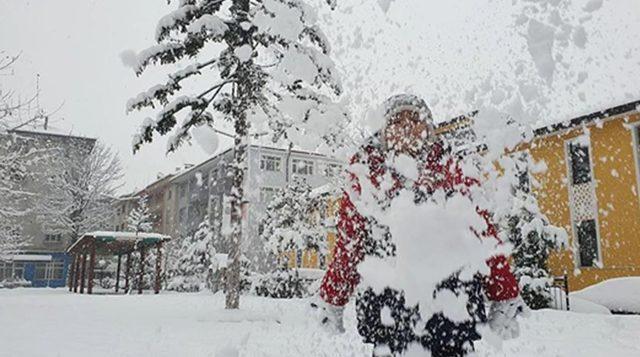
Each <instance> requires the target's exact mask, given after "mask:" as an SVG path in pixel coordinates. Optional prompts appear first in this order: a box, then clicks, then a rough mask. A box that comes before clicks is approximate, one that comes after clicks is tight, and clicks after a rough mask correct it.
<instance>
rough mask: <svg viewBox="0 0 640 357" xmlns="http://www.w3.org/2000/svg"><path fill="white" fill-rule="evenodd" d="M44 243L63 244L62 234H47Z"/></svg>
mask: <svg viewBox="0 0 640 357" xmlns="http://www.w3.org/2000/svg"><path fill="white" fill-rule="evenodd" d="M44 241H45V242H46V243H60V242H62V234H60V233H47V234H45V235H44Z"/></svg>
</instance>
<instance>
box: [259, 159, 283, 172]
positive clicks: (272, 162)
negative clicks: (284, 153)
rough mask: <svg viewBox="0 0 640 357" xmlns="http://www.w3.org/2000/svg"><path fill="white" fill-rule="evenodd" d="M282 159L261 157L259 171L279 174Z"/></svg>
mask: <svg viewBox="0 0 640 357" xmlns="http://www.w3.org/2000/svg"><path fill="white" fill-rule="evenodd" d="M281 164H282V159H281V158H280V157H278V156H271V155H262V157H261V158H260V170H262V171H273V172H280V166H281Z"/></svg>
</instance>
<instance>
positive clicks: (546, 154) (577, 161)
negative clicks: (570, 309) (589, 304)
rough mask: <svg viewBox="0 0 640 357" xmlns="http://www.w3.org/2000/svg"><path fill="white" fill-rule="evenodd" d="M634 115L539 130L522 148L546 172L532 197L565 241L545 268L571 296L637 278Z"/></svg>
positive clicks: (639, 212) (611, 112) (633, 110)
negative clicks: (563, 281) (565, 283)
mask: <svg viewBox="0 0 640 357" xmlns="http://www.w3.org/2000/svg"><path fill="white" fill-rule="evenodd" d="M639 110H640V102H634V103H628V104H625V105H622V106H619V107H615V108H611V109H608V110H605V111H602V112H597V113H593V114H590V115H587V116H583V117H580V118H576V119H573V120H571V121H568V122H566V123H561V124H557V125H553V126H550V127H546V128H542V129H538V130H537V131H536V136H535V138H534V139H533V140H532V141H531V142H530V143H528V144H527V145H525V146H523V147H522V148H520V149H521V150H524V151H526V152H528V154H529V155H530V156H531V157H532V158H533V159H534V160H535V161H544V163H545V164H546V167H547V169H546V171H544V172H543V173H539V174H536V175H534V177H535V179H536V180H537V181H538V183H539V185H538V186H537V187H533V192H534V194H535V195H536V197H537V199H538V203H539V205H540V208H541V210H542V211H543V213H545V214H546V215H547V217H548V218H549V220H550V222H551V223H552V224H553V225H555V226H558V227H563V228H564V229H565V230H566V231H567V234H568V236H569V244H568V246H565V247H562V248H561V249H560V250H559V251H558V252H556V253H555V254H553V255H552V256H551V257H550V259H549V266H550V268H551V271H552V273H553V274H554V275H556V276H559V275H563V274H565V273H566V274H567V275H568V278H569V288H570V290H572V291H574V290H579V289H582V288H584V287H586V286H589V285H592V284H595V283H598V282H600V281H603V280H607V279H611V278H616V277H624V276H633V275H640V195H639V192H640V168H639V164H640V145H639V142H640V140H639V136H640V113H639Z"/></svg>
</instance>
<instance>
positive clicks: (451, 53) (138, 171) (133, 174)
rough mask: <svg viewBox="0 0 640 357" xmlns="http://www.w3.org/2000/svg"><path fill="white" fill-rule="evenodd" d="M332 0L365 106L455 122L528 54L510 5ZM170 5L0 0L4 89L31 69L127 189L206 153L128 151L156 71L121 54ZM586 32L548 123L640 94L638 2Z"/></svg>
mask: <svg viewBox="0 0 640 357" xmlns="http://www.w3.org/2000/svg"><path fill="white" fill-rule="evenodd" d="M586 1H587V0H584V1H577V2H578V3H579V4H578V5H580V6H582V5H581V4H584V3H586ZM339 3H341V6H340V8H339V9H338V10H339V12H338V13H337V14H336V15H335V17H333V18H327V17H323V18H322V21H323V23H324V24H325V25H326V26H328V28H326V31H327V32H328V33H329V35H330V39H331V40H333V44H334V57H335V60H336V61H337V62H338V65H339V68H340V69H341V71H342V72H343V76H344V82H345V92H346V94H347V97H348V99H349V100H350V103H351V105H352V107H359V108H358V109H359V110H361V111H362V110H364V107H366V106H368V105H371V103H373V102H377V101H380V100H382V99H383V98H385V97H387V96H388V95H390V94H393V93H397V92H400V91H409V92H413V93H416V94H420V95H421V96H423V97H424V98H425V99H427V101H428V102H429V103H430V104H431V106H432V107H433V111H434V114H435V116H436V117H437V118H448V117H452V116H454V115H457V114H460V113H463V112H466V111H468V110H470V109H473V108H470V107H469V103H465V102H464V96H463V95H462V93H463V92H464V91H465V90H468V89H469V87H471V86H474V85H478V83H481V82H482V80H483V79H486V78H493V77H495V76H496V74H499V73H500V72H501V71H503V69H504V68H509V67H508V66H507V67H505V63H514V62H516V61H518V60H523V61H526V60H527V56H528V54H527V53H526V50H525V47H524V43H525V41H524V39H523V38H522V36H521V34H519V33H517V32H516V31H514V30H513V28H512V24H513V21H514V19H513V17H512V14H511V11H510V10H511V9H510V8H509V7H508V4H510V3H511V0H509V1H506V0H486V1H479V0H458V1H441V0H439V1H429V0H395V2H393V3H392V5H391V8H390V10H389V12H388V14H387V15H386V17H385V15H384V13H383V12H382V11H381V10H380V8H379V7H378V6H377V5H376V2H375V1H374V0H339ZM174 6H175V4H171V5H167V4H166V1H165V0H109V1H89V0H64V1H59V0H58V1H55V0H37V1H25V0H0V14H2V15H1V20H0V50H4V51H7V53H9V54H14V53H21V56H20V61H19V62H18V63H17V65H16V66H15V67H14V75H12V76H8V77H3V78H0V80H1V81H2V85H6V86H7V87H11V88H14V89H16V90H17V91H18V92H20V93H24V95H28V94H29V93H32V92H33V91H34V90H35V84H36V73H37V74H39V75H40V77H39V78H40V88H41V97H40V99H41V103H42V106H43V107H44V108H55V107H57V106H58V105H60V104H61V103H64V105H63V107H62V109H61V110H60V111H59V112H57V113H56V115H55V117H54V125H55V126H57V127H58V128H60V129H62V130H64V131H66V132H71V133H73V134H76V135H84V136H90V137H96V138H99V139H100V140H102V141H103V142H105V143H106V144H109V145H111V146H113V147H114V148H115V149H116V150H117V151H118V152H119V154H120V156H121V158H122V161H123V163H124V165H125V169H126V185H125V189H126V190H131V189H133V188H135V187H141V186H143V185H145V184H147V183H149V182H150V181H152V180H153V179H154V178H155V176H156V175H157V173H158V172H164V173H168V172H170V171H172V170H174V168H175V167H176V166H179V165H181V164H184V163H198V162H200V161H202V160H203V159H205V158H206V156H207V155H206V154H205V153H204V151H203V150H201V149H200V148H199V147H198V146H197V145H194V146H193V147H185V148H184V149H182V150H180V151H179V152H178V153H176V154H171V155H169V156H165V154H164V151H165V146H166V144H165V142H164V140H158V141H157V142H155V143H153V144H151V145H147V146H146V147H144V148H143V150H141V151H140V152H139V153H138V154H136V155H135V156H133V155H132V153H131V138H132V135H133V133H134V132H135V131H136V129H137V127H138V125H139V124H140V123H141V120H142V116H141V115H137V114H135V113H133V114H129V115H126V113H125V109H124V108H125V103H126V101H127V99H129V98H130V97H132V96H134V95H135V94H137V93H138V92H140V91H142V90H144V89H146V87H147V86H149V85H150V84H154V83H155V82H156V81H157V80H158V79H160V78H161V77H158V76H155V75H153V74H152V75H150V76H145V77H144V78H136V77H135V75H134V74H133V73H132V71H131V70H130V69H128V68H126V67H124V66H123V65H122V63H121V60H120V58H119V54H120V53H121V52H122V51H124V50H127V49H134V50H141V49H143V48H145V47H147V46H149V45H151V44H152V43H153V42H152V41H153V34H154V30H155V24H156V23H157V21H158V19H159V18H160V17H161V16H162V15H164V14H166V12H167V11H169V10H170V9H171V8H173V7H174ZM505 6H506V7H505ZM585 28H586V29H587V34H588V42H587V47H586V48H585V49H584V50H583V51H577V52H568V53H566V54H564V55H565V56H566V58H568V60H567V61H568V62H569V63H570V64H573V65H572V66H567V68H560V69H559V70H560V71H565V72H566V73H569V74H570V73H573V72H576V71H578V70H584V71H587V72H588V73H589V76H588V78H587V79H586V80H585V82H584V83H583V84H581V86H580V87H579V88H576V87H575V86H570V85H567V83H563V82H562V81H561V80H556V81H555V82H554V83H553V84H551V85H550V88H551V89H550V90H551V91H552V95H551V97H552V98H553V100H552V101H551V102H548V103H545V105H546V106H547V107H548V108H550V109H549V111H548V112H547V113H545V114H544V115H543V116H544V117H545V118H544V119H545V120H548V121H557V120H561V119H566V118H570V117H572V116H576V115H579V114H584V113H587V112H590V111H593V110H597V109H601V108H604V107H606V106H611V105H617V104H622V103H625V102H629V101H632V100H638V99H640V80H638V78H640V41H638V34H640V1H637V0H604V4H603V6H602V8H601V9H600V10H599V11H597V12H595V13H593V14H592V18H591V19H589V21H586V22H585ZM528 60H530V58H529V59H528ZM567 61H565V62H567ZM572 67H573V68H572ZM492 76H493V77H492ZM568 78H571V76H569V77H568ZM578 92H580V93H578ZM550 113H551V114H550ZM541 115H542V114H541ZM228 144H229V142H228V141H223V146H224V145H228Z"/></svg>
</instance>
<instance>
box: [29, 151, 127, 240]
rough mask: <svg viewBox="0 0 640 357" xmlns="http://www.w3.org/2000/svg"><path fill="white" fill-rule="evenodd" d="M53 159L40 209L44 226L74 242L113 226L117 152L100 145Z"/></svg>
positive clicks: (118, 166) (119, 170)
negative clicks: (84, 235) (54, 168)
mask: <svg viewBox="0 0 640 357" xmlns="http://www.w3.org/2000/svg"><path fill="white" fill-rule="evenodd" d="M83 150H86V152H73V153H70V154H68V155H62V154H61V155H59V156H58V157H57V158H55V161H54V162H55V165H57V166H58V167H57V169H56V170H55V172H53V173H52V174H51V177H49V178H47V179H46V182H45V183H43V185H46V187H47V190H48V192H49V194H48V197H47V199H46V202H44V204H43V205H42V206H41V207H40V208H39V214H40V216H41V218H42V219H43V221H44V222H45V224H48V225H50V226H51V227H52V230H53V229H55V230H58V231H60V232H61V233H65V234H69V235H70V236H71V238H72V241H75V240H76V239H78V238H79V237H80V235H82V234H83V233H85V232H89V231H92V230H98V229H106V228H108V227H110V226H111V225H112V223H113V215H114V214H115V211H114V209H113V200H114V197H115V196H116V191H117V189H118V187H120V186H119V185H120V182H119V181H120V179H121V178H122V166H121V164H120V160H119V158H118V156H117V154H116V153H114V152H113V151H112V150H111V149H110V148H109V147H107V146H104V145H103V144H101V143H99V142H98V143H96V144H95V145H93V147H90V148H84V149H83Z"/></svg>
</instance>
